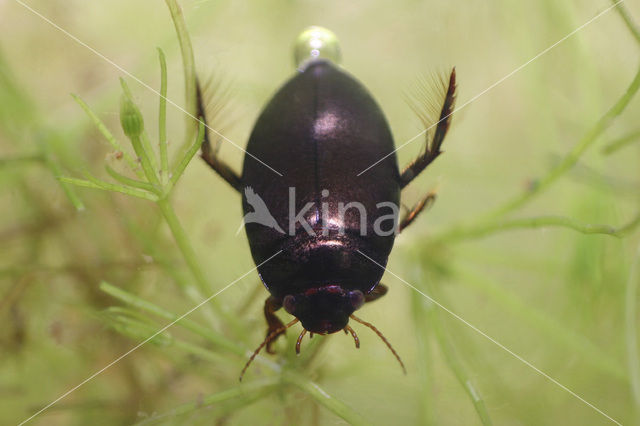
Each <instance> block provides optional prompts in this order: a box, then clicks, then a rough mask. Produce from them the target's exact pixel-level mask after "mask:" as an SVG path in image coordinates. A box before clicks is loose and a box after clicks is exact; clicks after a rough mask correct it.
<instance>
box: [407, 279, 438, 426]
mask: <svg viewBox="0 0 640 426" xmlns="http://www.w3.org/2000/svg"><path fill="white" fill-rule="evenodd" d="M429 305H431V301H430V300H428V299H425V298H423V297H422V296H421V295H420V294H419V293H418V292H415V291H414V292H412V293H411V312H412V317H413V318H412V319H413V325H414V327H415V330H416V332H415V333H414V334H415V336H416V344H417V350H418V359H419V360H420V362H419V365H418V377H419V379H420V383H424V385H423V386H421V389H420V396H419V398H420V404H419V405H420V424H421V425H433V424H435V423H436V422H435V419H436V414H435V407H434V404H433V402H432V398H433V394H432V392H433V390H432V389H433V386H435V384H434V375H433V357H432V356H431V345H430V339H431V334H432V333H431V323H430V321H429V318H428V315H429V313H428V312H429V310H430V309H432V307H431V306H429Z"/></svg>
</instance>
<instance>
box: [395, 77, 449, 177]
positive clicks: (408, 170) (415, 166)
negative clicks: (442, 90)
mask: <svg viewBox="0 0 640 426" xmlns="http://www.w3.org/2000/svg"><path fill="white" fill-rule="evenodd" d="M455 98H456V70H455V68H454V69H453V70H451V75H450V76H449V85H448V86H447V91H446V94H445V97H444V102H443V103H442V109H441V111H440V116H439V118H438V124H437V126H436V131H435V132H434V133H433V138H432V140H431V142H429V139H428V137H429V135H430V133H427V142H426V146H425V149H424V153H423V154H421V155H420V156H419V157H418V158H416V159H415V160H413V161H412V162H411V163H410V164H409V165H408V166H407V167H405V169H404V170H403V171H402V173H401V174H400V187H401V188H404V187H405V186H407V185H408V184H409V183H411V181H413V179H415V178H416V177H417V176H418V175H419V174H420V173H421V172H422V171H423V170H424V169H425V168H426V167H427V166H428V165H429V164H431V162H432V161H433V160H435V159H436V158H438V156H439V155H440V154H441V153H442V151H441V150H440V147H441V146H442V142H443V141H444V137H445V136H446V134H447V131H448V130H449V125H450V124H451V114H453V105H454V103H455Z"/></svg>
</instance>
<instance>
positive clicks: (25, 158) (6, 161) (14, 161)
mask: <svg viewBox="0 0 640 426" xmlns="http://www.w3.org/2000/svg"><path fill="white" fill-rule="evenodd" d="M44 161H45V158H44V156H43V155H42V154H31V155H18V156H15V157H4V158H0V167H5V166H13V165H20V164H22V163H31V162H37V163H40V162H44Z"/></svg>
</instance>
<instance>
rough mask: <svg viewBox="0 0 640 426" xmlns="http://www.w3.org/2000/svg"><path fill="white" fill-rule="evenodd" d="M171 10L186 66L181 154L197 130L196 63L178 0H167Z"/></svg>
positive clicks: (183, 62)
mask: <svg viewBox="0 0 640 426" xmlns="http://www.w3.org/2000/svg"><path fill="white" fill-rule="evenodd" d="M165 2H166V4H167V7H168V8H169V12H170V13H171V19H172V20H173V25H174V26H175V28H176V33H177V35H178V42H179V44H180V52H181V53H182V66H183V68H184V85H185V97H186V109H187V113H188V114H187V117H186V123H185V129H186V130H185V131H186V134H185V139H184V142H183V144H182V146H181V147H180V149H179V150H178V153H179V156H181V155H180V154H181V153H183V152H184V151H186V150H187V148H188V147H189V146H190V145H191V143H192V141H193V139H194V138H193V136H194V135H195V132H196V130H197V121H196V120H195V119H194V117H196V116H197V102H196V65H195V59H194V56H193V48H192V46H191V39H190V37H189V32H188V31H187V25H186V24H185V22H184V16H183V15H182V9H181V8H180V6H179V5H178V2H177V1H176V0H165Z"/></svg>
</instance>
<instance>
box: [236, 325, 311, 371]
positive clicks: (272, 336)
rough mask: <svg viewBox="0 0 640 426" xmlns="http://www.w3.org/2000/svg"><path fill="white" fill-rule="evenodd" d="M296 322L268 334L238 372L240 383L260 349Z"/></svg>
mask: <svg viewBox="0 0 640 426" xmlns="http://www.w3.org/2000/svg"><path fill="white" fill-rule="evenodd" d="M298 321H299V320H298V318H296V319H294V320H293V321H291V322H290V323H289V324H287V325H283V326H282V327H279V328H277V329H275V330H273V331H272V332H271V333H269V335H268V336H267V337H266V338H265V339H264V341H263V342H262V343H260V346H258V348H257V349H256V350H255V351H253V354H252V355H251V357H250V358H249V361H247V363H246V364H245V365H244V368H243V369H242V371H241V372H240V379H239V380H240V381H242V378H243V377H244V373H245V372H246V371H247V368H249V366H250V365H251V363H252V362H253V360H254V359H255V357H256V356H257V355H258V353H259V352H260V351H261V350H262V348H264V347H265V345H267V344H268V343H269V342H271V341H272V340H273V339H275V338H276V337H277V336H278V335H280V333H281V332H283V331H284V330H286V329H287V328H289V327H291V326H292V325H294V324H295V323H297V322H298ZM305 331H306V330H305Z"/></svg>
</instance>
